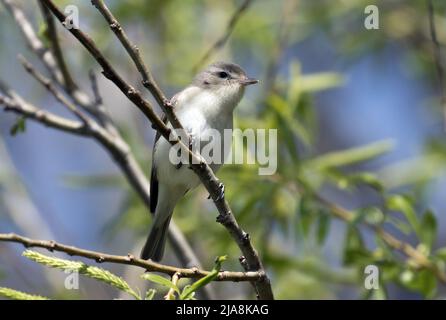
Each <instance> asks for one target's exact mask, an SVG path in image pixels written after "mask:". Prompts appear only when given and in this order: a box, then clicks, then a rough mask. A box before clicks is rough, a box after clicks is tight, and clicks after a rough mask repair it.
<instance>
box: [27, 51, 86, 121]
mask: <svg viewBox="0 0 446 320" xmlns="http://www.w3.org/2000/svg"><path fill="white" fill-rule="evenodd" d="M18 59H19V61H20V63H21V64H22V65H23V67H24V68H25V70H26V71H27V72H28V73H29V74H30V75H31V76H32V77H33V78H35V79H36V80H37V81H38V82H39V83H40V84H41V85H42V86H44V87H45V88H46V89H47V90H48V91H49V92H50V93H51V94H52V95H53V96H54V97H55V98H56V100H57V101H59V102H60V103H61V104H62V105H64V106H65V107H66V108H67V109H68V110H70V111H71V112H72V113H73V114H74V115H75V116H76V117H78V118H79V120H81V121H82V122H83V123H89V122H90V118H88V117H87V116H86V115H85V114H84V113H83V112H82V111H80V110H79V109H78V108H76V106H75V105H74V104H73V103H71V102H70V101H69V100H68V99H67V98H66V97H65V96H64V95H63V94H62V92H60V91H59V90H58V89H57V88H56V87H55V86H54V85H53V83H52V82H51V80H50V79H48V78H46V77H45V76H44V75H43V74H41V73H40V72H39V71H37V70H36V69H35V68H34V67H33V66H32V65H31V63H29V62H28V60H26V59H25V57H23V56H22V55H19V56H18Z"/></svg>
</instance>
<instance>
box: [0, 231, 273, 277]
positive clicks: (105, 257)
mask: <svg viewBox="0 0 446 320" xmlns="http://www.w3.org/2000/svg"><path fill="white" fill-rule="evenodd" d="M0 241H4V242H16V243H21V244H23V245H24V246H25V248H29V247H38V248H44V249H47V250H48V251H51V252H53V251H58V252H64V253H66V254H68V255H70V256H78V257H84V258H87V259H90V260H94V261H96V262H97V263H104V262H109V263H117V264H125V265H132V266H136V267H140V268H143V269H145V270H147V271H150V272H160V273H164V274H168V275H170V276H173V275H174V274H178V276H181V277H182V278H194V279H197V278H202V277H205V276H207V275H208V274H209V273H210V272H209V271H205V270H201V269H198V268H190V269H187V268H177V267H173V266H168V265H163V264H160V263H156V262H153V261H151V260H143V259H139V258H136V257H134V256H132V255H131V254H128V255H127V256H118V255H112V254H107V253H102V252H97V251H91V250H86V249H81V248H77V247H73V246H67V245H64V244H61V243H58V242H55V241H47V240H34V239H30V238H26V237H22V236H20V235H17V234H14V233H0ZM263 277H264V275H263V274H262V273H261V272H253V271H251V272H233V271H221V272H219V274H218V276H217V278H216V280H217V281H236V282H238V281H256V280H259V279H261V278H263Z"/></svg>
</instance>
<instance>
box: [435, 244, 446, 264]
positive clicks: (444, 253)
mask: <svg viewBox="0 0 446 320" xmlns="http://www.w3.org/2000/svg"><path fill="white" fill-rule="evenodd" d="M435 255H436V256H437V257H438V258H439V259H441V260H444V261H446V247H443V248H440V249H438V250H436V251H435Z"/></svg>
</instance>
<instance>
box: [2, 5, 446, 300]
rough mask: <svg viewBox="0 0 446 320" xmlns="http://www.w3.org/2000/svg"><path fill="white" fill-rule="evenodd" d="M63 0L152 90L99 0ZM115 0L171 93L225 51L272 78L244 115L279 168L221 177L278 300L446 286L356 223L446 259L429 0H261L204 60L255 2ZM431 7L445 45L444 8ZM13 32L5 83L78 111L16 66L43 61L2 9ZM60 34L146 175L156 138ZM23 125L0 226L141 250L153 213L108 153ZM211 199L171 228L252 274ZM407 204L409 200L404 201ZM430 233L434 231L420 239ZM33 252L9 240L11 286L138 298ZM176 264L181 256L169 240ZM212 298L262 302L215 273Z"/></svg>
mask: <svg viewBox="0 0 446 320" xmlns="http://www.w3.org/2000/svg"><path fill="white" fill-rule="evenodd" d="M17 2H18V3H20V4H21V6H22V7H23V9H24V11H25V13H26V14H27V16H28V17H29V19H30V20H31V21H32V23H33V24H34V26H35V27H36V29H40V28H42V24H43V20H42V17H41V15H40V12H39V10H38V7H37V5H36V2H35V1H17ZM55 2H56V4H58V5H60V6H61V7H62V6H64V5H67V4H74V5H76V6H78V8H79V18H80V27H81V29H83V30H85V31H87V32H88V33H89V34H90V35H92V37H93V38H94V39H95V41H97V43H98V45H99V46H100V48H101V49H102V50H103V51H104V52H105V53H106V55H107V57H109V58H110V60H111V61H112V62H113V63H114V64H115V65H116V67H117V69H118V70H119V71H120V72H121V73H122V74H124V75H125V78H126V79H127V80H128V81H129V82H131V83H132V84H134V85H135V86H139V87H140V89H141V91H143V92H144V93H145V95H146V96H147V97H149V96H150V95H149V94H148V92H147V91H144V90H143V88H141V85H140V80H139V75H138V73H137V72H136V70H135V68H134V67H133V65H132V64H131V63H130V61H129V59H128V57H127V55H126V53H125V51H124V50H123V48H122V47H121V46H120V44H119V42H118V41H117V39H116V38H115V36H114V35H113V34H112V33H111V32H110V31H109V29H108V27H107V24H106V23H105V21H104V19H103V18H102V16H100V14H99V13H98V11H97V10H95V9H94V8H93V7H92V6H91V4H90V2H89V1H81V0H73V1H55ZM106 2H107V4H108V5H109V7H110V9H111V10H112V12H113V13H114V15H115V16H116V17H117V18H118V19H119V20H120V22H121V23H122V25H123V26H124V28H125V29H126V31H127V33H128V34H129V36H130V38H131V39H132V41H133V42H134V43H136V44H138V46H139V47H140V49H141V52H142V54H143V57H144V59H145V61H146V63H147V64H148V65H149V66H150V68H151V70H152V72H153V74H154V76H155V78H156V80H157V81H158V82H159V84H160V86H161V87H162V88H163V90H164V91H165V92H166V93H167V94H168V95H169V96H172V95H173V94H175V93H176V92H177V91H179V90H181V89H182V88H183V87H185V86H186V85H188V83H190V81H191V79H192V77H193V75H194V74H195V72H196V70H197V69H199V68H201V67H202V66H203V65H205V64H207V63H209V62H212V61H218V60H225V61H233V62H236V63H238V64H240V65H241V66H242V67H243V68H244V69H245V70H247V73H248V74H249V75H251V76H252V77H256V78H258V79H260V80H261V82H260V84H259V85H257V86H256V87H250V88H249V89H248V90H247V92H246V95H245V98H244V99H243V100H242V102H241V103H240V105H239V107H238V109H237V111H236V124H237V126H238V127H240V128H277V129H278V136H279V141H278V158H279V167H278V172H277V174H276V175H274V176H269V177H261V176H258V175H257V167H256V166H255V165H229V166H226V167H224V168H223V169H221V171H220V172H219V173H218V176H219V177H220V178H221V179H222V180H223V181H224V182H225V184H226V195H227V199H228V201H229V203H230V204H231V206H232V207H233V209H234V213H235V215H236V217H237V219H238V221H239V223H240V224H241V225H242V226H243V228H244V229H245V230H247V231H248V232H249V233H250V235H251V237H252V240H253V243H254V245H255V247H256V248H257V249H258V250H259V252H260V255H261V257H262V260H263V261H264V264H265V265H266V268H267V271H268V272H269V274H270V276H271V280H272V285H273V290H274V292H275V295H276V297H277V298H279V299H366V298H391V299H401V298H409V299H422V298H441V297H444V293H445V287H444V284H442V283H441V282H440V281H438V279H437V278H436V277H435V275H434V274H433V272H429V271H426V270H421V269H419V268H418V267H417V266H416V264H414V263H413V262H412V261H410V259H409V260H408V259H407V257H405V256H404V255H402V254H400V253H396V252H394V251H393V250H391V249H389V248H388V247H386V245H385V244H383V243H382V242H381V241H379V239H377V237H376V235H375V234H374V233H373V232H372V231H370V229H367V228H363V227H362V225H361V223H362V219H369V220H370V221H371V222H370V221H369V222H370V223H376V224H383V225H384V227H385V229H386V230H388V231H389V232H391V233H392V234H394V235H395V236H396V237H397V238H399V239H401V240H404V241H406V242H408V243H411V244H412V245H413V246H415V247H417V246H418V247H417V248H418V249H419V250H424V252H428V253H430V254H431V258H432V260H433V261H435V263H437V264H438V266H439V268H444V262H442V259H444V258H445V256H446V255H445V254H444V252H445V251H444V250H443V251H441V250H440V251H436V250H438V249H441V248H442V247H445V246H446V238H445V236H444V235H445V231H446V219H445V216H444V212H445V210H446V205H445V201H444V199H445V197H446V193H445V190H446V180H445V177H444V169H445V164H446V143H445V123H444V121H443V117H442V110H441V104H440V95H441V90H440V87H439V83H440V82H439V79H438V77H437V73H436V61H435V60H434V46H433V44H432V40H431V35H430V30H429V17H428V10H427V1H424V0H411V1H407V0H386V1H384V0H381V1H368V0H367V1H361V0H344V1H341V0H336V1H332V0H317V1H309V0H300V1H299V0H281V1H267V0H253V1H251V3H250V5H249V7H248V8H247V9H246V10H245V11H244V12H243V14H242V15H241V16H240V18H239V19H238V21H237V23H236V25H235V28H234V30H233V32H232V34H231V35H230V37H229V39H228V41H227V43H225V45H224V46H223V47H222V48H218V49H217V50H215V51H213V52H212V54H211V55H210V57H209V59H207V61H204V62H203V61H202V57H203V56H204V54H205V53H206V52H207V50H208V49H209V48H210V47H211V46H212V45H213V43H214V42H215V41H216V40H218V39H219V38H220V37H221V36H222V35H224V34H225V30H226V28H227V24H228V21H229V20H230V19H231V16H232V15H233V13H234V12H235V11H236V10H237V8H238V7H239V6H240V5H241V4H242V2H243V1H239V0H237V1H235V0H234V1H230V0H228V1H216V0H186V1H183V0H165V1H159V0H129V1H106ZM433 3H434V7H435V22H436V30H437V36H438V39H439V42H440V45H441V46H442V44H444V43H446V17H445V10H446V3H445V2H444V1H439V0H438V1H436V0H433ZM370 4H374V5H376V6H378V8H379V29H378V30H367V29H366V28H365V27H364V20H365V18H366V16H367V15H366V14H365V13H364V9H365V7H366V6H367V5H370ZM0 30H1V33H0V43H1V45H0V79H1V80H2V81H4V82H6V83H8V84H9V85H10V86H11V87H12V88H14V90H16V91H17V92H18V93H20V94H21V95H23V96H24V97H25V98H26V99H28V100H29V101H31V102H33V103H34V104H35V105H37V106H40V107H42V108H44V109H48V110H50V111H51V112H54V113H57V114H60V115H63V116H66V117H69V118H72V117H73V116H72V115H71V114H69V113H68V112H66V111H65V110H64V108H62V107H61V106H60V105H58V104H57V103H56V102H55V101H54V99H53V98H52V97H51V96H50V95H49V94H48V92H47V91H46V90H45V89H44V88H42V87H40V86H39V84H37V83H36V82H35V81H34V80H33V79H32V78H30V77H29V75H28V74H27V73H26V72H25V71H24V70H23V68H22V67H21V65H20V64H19V63H18V61H17V59H16V57H17V54H19V53H22V54H23V55H25V56H26V57H27V58H28V59H30V60H31V61H33V63H35V65H36V66H37V67H38V68H40V69H41V70H44V69H43V68H42V66H41V65H39V62H38V60H36V59H35V58H34V57H33V55H32V54H31V53H30V52H29V50H28V49H27V47H26V45H25V44H24V43H25V42H24V41H23V38H22V35H21V33H20V31H19V29H18V28H17V26H16V24H15V23H14V21H13V19H12V18H11V16H10V15H9V14H8V12H7V11H6V10H5V8H4V7H3V6H0ZM58 31H59V37H60V41H61V44H62V48H63V51H64V54H65V56H66V59H67V62H68V65H69V67H70V69H71V70H72V72H73V74H74V77H75V79H77V80H78V82H79V83H80V84H81V85H82V87H83V88H84V89H85V90H86V91H87V92H90V88H89V82H88V72H89V70H94V71H95V72H96V73H97V74H98V78H99V86H100V90H101V93H102V96H103V99H104V102H105V104H106V106H107V108H108V109H109V110H110V112H111V115H112V118H113V119H114V120H115V122H116V123H117V124H118V126H119V128H120V131H121V133H122V134H123V136H124V137H125V138H126V140H127V141H128V142H129V143H130V145H131V147H132V151H133V152H134V154H135V155H136V157H137V159H138V161H139V163H140V164H141V166H142V167H143V168H144V170H145V173H146V174H147V175H149V174H150V167H151V165H150V163H151V146H152V142H153V138H154V130H153V129H152V128H151V126H150V124H149V123H148V121H147V120H146V119H145V118H144V117H143V115H142V114H141V113H140V112H139V111H138V110H137V109H136V108H135V107H134V106H133V105H132V104H131V103H129V101H128V100H127V99H126V98H125V97H124V96H123V95H122V94H121V93H120V92H119V91H118V90H116V88H115V87H114V86H113V85H112V84H111V83H110V82H109V81H108V80H107V79H105V78H104V77H102V76H101V75H100V68H99V67H98V66H97V65H96V63H95V62H94V61H93V60H92V59H91V57H90V56H89V55H88V54H87V53H86V51H85V50H84V49H83V48H81V46H80V45H79V44H78V43H77V42H76V41H75V39H74V38H73V37H72V36H71V35H70V34H69V33H68V32H66V31H65V30H63V29H62V28H61V27H60V26H59V25H58ZM442 49H443V52H446V51H445V50H444V48H442ZM442 58H443V57H442ZM443 90H444V88H443ZM16 120H17V116H16V115H14V114H10V113H6V112H1V116H0V232H5V233H6V232H17V233H19V234H22V235H25V236H29V237H33V238H38V239H55V240H57V241H59V242H62V243H66V244H71V245H74V246H78V247H83V248H88V249H92V250H98V251H103V252H108V253H114V254H124V255H125V254H127V253H128V252H131V253H134V254H135V255H136V254H138V253H139V251H140V248H141V245H142V241H143V240H144V239H145V236H146V234H147V232H148V230H149V227H150V221H151V217H150V215H149V212H148V210H147V209H146V208H145V207H144V205H143V203H142V201H141V200H140V198H138V196H137V195H136V194H135V192H134V191H133V190H132V189H131V187H130V186H129V184H128V183H127V181H126V180H125V179H124V177H123V175H122V173H121V172H120V171H119V169H118V167H117V166H116V165H115V164H114V162H113V161H112V159H111V158H110V157H109V155H108V154H107V153H106V152H105V151H104V150H103V149H102V147H100V146H99V145H98V144H97V143H95V142H94V141H92V140H91V139H86V138H81V137H76V136H72V135H70V134H66V133H61V132H58V131H56V130H53V129H48V128H45V127H44V126H42V125H40V124H38V123H34V122H33V121H31V120H28V121H26V130H25V132H23V133H19V134H16V135H14V136H12V135H11V134H10V129H11V127H12V126H13V125H14V123H15V122H16ZM314 193H317V194H318V195H320V196H322V197H324V198H325V199H327V200H328V201H330V202H332V203H336V204H338V205H340V206H343V207H344V208H346V209H348V210H350V211H351V212H352V213H354V214H356V215H357V216H358V219H357V220H359V221H356V222H355V223H351V222H350V223H348V222H345V221H342V220H338V219H336V218H335V217H334V215H333V214H332V212H331V211H330V209H329V208H327V207H325V206H322V205H321V204H320V202H318V201H317V199H315V197H314ZM206 197H207V194H206V191H205V189H204V188H203V187H200V188H198V189H197V190H195V191H194V192H191V193H190V194H188V196H187V197H186V198H185V199H183V201H182V202H181V204H180V205H179V206H178V207H177V208H176V211H175V216H174V217H175V221H176V222H177V224H178V225H179V227H180V228H181V230H182V231H183V232H184V234H185V235H186V237H187V239H188V240H189V241H190V243H191V244H192V246H193V248H194V249H195V250H196V253H197V255H198V256H199V258H200V260H201V261H202V264H203V266H204V268H206V269H211V268H212V266H213V260H214V259H215V257H216V256H218V255H224V254H228V255H229V259H228V261H227V262H225V264H224V269H228V270H240V268H241V267H240V265H239V263H238V256H239V249H238V247H237V246H236V244H235V243H234V242H233V241H232V240H231V239H230V237H229V236H228V234H227V232H226V231H225V230H224V228H222V227H221V226H220V225H219V224H217V223H215V217H216V214H217V212H216V209H215V207H214V206H213V204H212V203H211V202H210V201H209V200H207V199H206ZM395 197H397V198H398V199H400V200H401V201H404V208H405V209H407V208H409V209H407V210H404V208H403V209H402V208H401V206H399V207H395V206H394V205H392V203H393V202H392V199H393V200H395ZM398 209H401V210H398ZM426 210H430V211H428V212H427V211H426ZM411 212H416V214H417V215H418V218H419V219H418V222H419V224H420V225H419V226H414V224H413V223H409V222H408V220H407V216H408V215H410V213H411ZM425 217H428V218H425ZM426 221H429V222H430V223H427V224H426V225H425V224H423V223H425V222H426ZM432 221H433V222H432ZM417 228H418V229H422V230H424V232H425V233H426V234H425V235H424V236H421V237H420V234H419V233H417V232H414V230H416V229H417ZM426 238H427V239H430V240H428V241H424V240H425V239H426ZM420 243H421V245H422V246H421V247H420V246H419V244H420ZM22 251H23V248H22V247H21V246H19V245H16V244H5V243H0V285H1V286H6V287H12V288H15V289H19V290H23V291H26V292H33V293H39V294H43V295H47V296H50V297H58V298H64V299H65V298H76V299H77V298H84V299H110V298H117V297H121V298H128V296H125V295H123V296H120V294H119V292H118V291H116V290H115V289H113V288H109V287H108V286H106V285H103V284H100V283H97V282H95V281H92V280H88V279H86V278H82V277H81V279H80V289H79V290H66V289H65V288H64V286H63V281H64V277H65V275H64V274H63V272H60V271H57V270H51V269H48V268H45V267H43V266H40V265H37V264H35V263H33V262H30V261H28V260H26V259H25V258H23V257H21V253H22ZM437 253H438V254H437ZM56 256H61V257H64V256H63V255H56ZM65 257H66V256H65ZM164 262H165V263H168V264H174V265H178V263H179V262H178V260H177V259H176V257H175V256H174V255H173V254H172V250H170V248H169V247H168V248H167V254H166V257H165V259H164ZM368 264H375V265H378V266H379V267H380V272H381V274H380V276H381V279H380V280H381V281H380V289H379V290H372V291H370V290H366V289H365V288H364V266H365V265H368ZM103 267H105V268H107V269H108V270H111V271H113V272H115V273H116V274H119V275H121V276H123V277H124V278H125V279H126V280H128V281H129V283H130V284H131V285H132V286H134V287H138V288H139V289H140V290H141V291H143V290H144V289H145V288H146V287H147V286H153V285H152V284H149V283H147V282H145V281H144V280H141V279H140V278H139V276H140V274H141V270H139V269H136V268H130V267H123V266H119V265H104V266H103ZM213 290H214V291H215V293H216V296H217V297H219V298H223V299H225V298H236V299H246V298H253V297H254V295H253V293H252V288H251V287H250V286H249V285H246V284H239V283H237V284H232V283H216V284H214V285H213ZM162 294H163V289H162V288H159V297H162Z"/></svg>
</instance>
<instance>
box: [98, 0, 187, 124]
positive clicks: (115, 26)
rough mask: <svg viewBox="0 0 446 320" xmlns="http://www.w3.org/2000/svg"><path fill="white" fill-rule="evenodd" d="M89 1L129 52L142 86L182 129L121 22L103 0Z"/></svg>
mask: <svg viewBox="0 0 446 320" xmlns="http://www.w3.org/2000/svg"><path fill="white" fill-rule="evenodd" d="M91 3H92V4H93V6H95V7H96V8H97V9H98V10H99V12H100V13H101V14H102V16H103V17H104V18H105V20H106V21H107V22H108V24H109V27H110V29H111V30H112V31H113V32H114V33H115V35H116V37H117V38H118V39H119V41H120V42H121V44H122V46H123V47H124V49H125V50H126V51H127V53H128V54H129V56H130V58H131V59H132V61H133V63H134V64H135V67H136V69H138V71H139V73H140V75H141V77H142V84H143V86H144V87H146V88H147V89H148V90H149V91H150V93H151V94H152V95H153V97H154V98H155V100H156V101H157V103H158V104H159V105H160V107H161V109H162V110H163V111H164V113H165V114H166V116H167V119H168V120H169V122H170V123H171V124H172V126H173V127H174V128H175V129H183V126H182V125H181V123H180V121H179V120H178V118H177V116H176V115H175V113H174V112H173V110H172V105H171V103H170V101H169V99H167V98H166V96H165V95H164V93H163V92H162V91H161V89H160V88H159V87H158V84H157V83H156V82H155V79H154V78H153V76H152V74H151V73H150V71H149V69H148V68H147V66H146V65H145V63H144V61H143V59H142V57H141V52H140V50H139V48H138V47H137V46H136V45H134V44H132V43H131V41H130V39H129V38H128V36H127V34H126V33H125V31H124V29H123V28H122V26H121V24H120V23H119V21H118V20H117V19H116V18H115V17H114V16H113V14H112V13H111V11H110V10H109V9H108V7H107V6H106V5H105V3H104V1H103V0H92V1H91Z"/></svg>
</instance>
